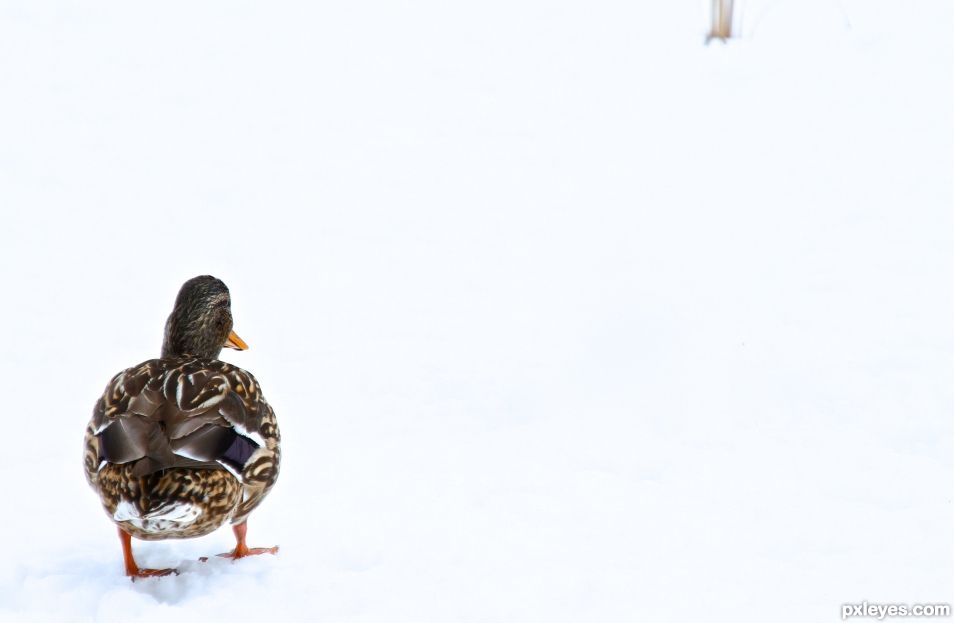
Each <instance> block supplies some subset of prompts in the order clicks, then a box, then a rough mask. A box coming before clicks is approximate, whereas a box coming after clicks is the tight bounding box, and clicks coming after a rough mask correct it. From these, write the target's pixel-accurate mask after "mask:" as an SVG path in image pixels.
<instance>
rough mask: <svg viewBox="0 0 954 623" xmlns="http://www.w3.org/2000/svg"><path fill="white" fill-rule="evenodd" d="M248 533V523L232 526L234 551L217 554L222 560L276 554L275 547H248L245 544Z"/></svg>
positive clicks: (276, 548)
mask: <svg viewBox="0 0 954 623" xmlns="http://www.w3.org/2000/svg"><path fill="white" fill-rule="evenodd" d="M247 531H248V522H247V521H243V522H242V523H240V524H236V525H234V526H232V532H233V533H235V549H233V550H232V551H231V552H227V553H225V554H219V556H222V557H223V558H231V559H232V560H236V559H238V558H245V557H246V556H255V555H257V554H276V553H278V546H277V545H276V546H275V547H249V546H248V545H246V544H245V533H246V532H247Z"/></svg>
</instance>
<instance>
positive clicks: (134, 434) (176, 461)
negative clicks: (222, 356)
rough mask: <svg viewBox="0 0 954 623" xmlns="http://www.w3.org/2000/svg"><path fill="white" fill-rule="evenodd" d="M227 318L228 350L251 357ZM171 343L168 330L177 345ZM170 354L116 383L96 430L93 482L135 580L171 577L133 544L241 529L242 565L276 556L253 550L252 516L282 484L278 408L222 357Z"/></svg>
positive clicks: (88, 462)
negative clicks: (150, 565)
mask: <svg viewBox="0 0 954 623" xmlns="http://www.w3.org/2000/svg"><path fill="white" fill-rule="evenodd" d="M196 279H213V278H211V277H208V278H196ZM193 281H196V280H192V281H190V282H187V284H186V286H183V293H185V292H186V289H187V286H189V284H190V283H192V282H193ZM215 281H216V282H218V280H215ZM218 283H219V284H221V282H218ZM221 287H222V288H223V289H224V288H225V284H221ZM225 293H226V296H227V294H228V290H227V289H226V290H225ZM181 298H183V294H182V293H180V299H181ZM211 303H212V305H211V306H210V309H212V308H213V307H214V306H215V305H214V304H215V301H214V300H213V301H212V302H211ZM226 303H227V301H226ZM178 307H179V301H177V309H178ZM226 311H227V312H228V323H227V332H228V335H229V336H230V337H229V338H228V340H227V341H229V340H230V341H231V342H230V343H235V344H237V345H238V346H239V347H240V348H241V347H244V346H245V345H244V342H242V341H241V339H239V338H238V336H236V335H235V334H234V333H232V332H231V312H230V311H228V309H227V306H226ZM175 314H176V311H175V310H174V312H173V316H172V317H170V325H172V324H173V318H174V317H175ZM213 324H215V325H217V329H216V330H218V331H222V330H223V328H222V326H218V323H215V322H214V323H213ZM169 333H170V331H169V328H168V327H167V343H168V342H169V341H170V340H169V335H168V334H169ZM222 343H223V342H222V341H219V344H222ZM167 350H168V349H167V348H164V349H163V351H164V352H163V357H162V358H160V359H150V360H148V361H145V362H143V363H141V364H139V365H137V366H134V367H132V368H129V369H127V370H124V371H122V372H120V373H119V374H117V375H116V376H115V377H113V379H112V380H111V381H110V382H109V385H107V387H106V391H105V392H104V393H103V396H102V397H101V398H100V399H99V401H97V403H96V407H95V408H94V411H93V417H92V419H91V420H90V422H89V425H88V426H87V429H86V438H85V457H84V466H85V472H86V479H87V481H88V482H89V484H90V486H92V487H93V489H94V490H95V491H96V492H97V494H99V497H100V499H101V501H102V504H103V508H104V509H105V510H106V513H107V515H108V516H109V517H110V518H111V519H112V520H113V522H115V523H116V525H117V526H118V527H119V530H120V537H121V539H122V540H123V552H124V556H125V558H126V572H127V574H128V575H131V576H134V577H135V576H143V575H161V574H164V573H167V572H170V571H171V570H148V569H147V570H141V569H139V568H138V567H137V566H136V564H135V561H134V560H133V558H132V551H131V546H130V545H129V542H130V539H129V537H130V536H134V537H136V538H139V539H144V540H161V539H176V538H190V537H197V536H203V535H205V534H208V533H210V532H212V531H214V530H215V529H217V528H219V527H220V526H221V525H222V524H224V523H225V522H226V521H231V522H232V524H233V525H234V526H235V528H234V529H235V534H236V539H237V545H236V549H235V550H234V551H233V552H232V553H231V556H232V557H234V558H239V557H242V556H245V555H248V554H249V553H261V552H263V551H274V549H269V550H250V549H249V548H248V547H247V546H246V545H245V529H246V525H245V523H246V520H247V518H248V515H249V513H250V512H251V511H252V510H253V509H254V508H255V507H256V506H258V505H259V503H261V501H262V500H263V499H264V497H265V496H266V495H267V494H268V492H269V490H270V489H271V487H272V486H273V485H274V484H275V480H276V479H277V477H278V469H279V462H280V457H281V454H280V450H279V443H280V441H281V439H280V434H279V431H278V423H277V421H276V419H275V414H274V412H273V411H272V408H271V406H270V405H269V404H268V402H266V400H265V398H264V396H263V395H262V391H261V388H260V387H259V385H258V382H257V381H256V380H255V377H253V376H252V375H251V374H250V373H248V372H246V371H245V370H242V369H241V368H238V367H235V366H233V365H230V364H228V363H225V362H223V361H219V360H218V359H217V358H216V357H215V356H196V355H191V354H185V353H182V354H180V353H175V352H171V353H170V352H167ZM194 350H196V351H197V352H201V350H202V349H201V348H195V349H194ZM204 354H205V355H209V354H211V353H210V352H206V353H204ZM217 354H218V352H217V351H215V352H214V355H217Z"/></svg>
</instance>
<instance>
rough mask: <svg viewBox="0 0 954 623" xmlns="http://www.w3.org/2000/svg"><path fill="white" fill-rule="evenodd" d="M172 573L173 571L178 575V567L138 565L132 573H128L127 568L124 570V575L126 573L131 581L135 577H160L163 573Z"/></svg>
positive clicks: (134, 579)
mask: <svg viewBox="0 0 954 623" xmlns="http://www.w3.org/2000/svg"><path fill="white" fill-rule="evenodd" d="M173 573H175V574H176V575H179V570H178V569H140V568H138V567H137V568H136V570H135V571H134V572H132V573H130V572H129V570H128V569H127V570H126V575H128V576H129V578H130V579H131V580H132V581H133V582H135V581H136V578H161V577H162V576H164V575H172V574H173Z"/></svg>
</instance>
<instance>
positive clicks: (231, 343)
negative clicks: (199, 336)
mask: <svg viewBox="0 0 954 623" xmlns="http://www.w3.org/2000/svg"><path fill="white" fill-rule="evenodd" d="M223 346H225V347H226V348H234V349H235V350H248V344H246V343H245V340H243V339H242V338H240V337H239V336H238V334H237V333H235V331H232V332H231V333H229V336H228V338H226V340H225V344H223Z"/></svg>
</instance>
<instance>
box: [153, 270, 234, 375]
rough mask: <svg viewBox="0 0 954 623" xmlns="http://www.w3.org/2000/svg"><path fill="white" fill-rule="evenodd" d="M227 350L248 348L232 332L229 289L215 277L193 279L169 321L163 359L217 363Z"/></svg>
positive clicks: (164, 341)
mask: <svg viewBox="0 0 954 623" xmlns="http://www.w3.org/2000/svg"><path fill="white" fill-rule="evenodd" d="M223 347H227V348H234V349H237V350H245V349H246V348H248V345H246V344H245V342H243V341H242V338H240V337H239V336H237V335H236V334H235V332H234V331H232V299H231V297H230V296H229V289H228V288H227V287H226V285H225V284H224V283H222V281H220V280H219V279H216V278H215V277H212V276H209V275H202V276H201V277H193V278H192V279H189V280H188V281H186V282H185V283H184V284H182V289H181V290H179V296H177V297H176V304H175V307H173V308H172V313H171V314H169V320H167V321H166V333H165V337H164V339H163V341H162V356H163V357H175V356H177V355H194V356H196V357H206V358H209V359H216V358H218V356H219V353H220V352H221V351H222V348H223Z"/></svg>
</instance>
